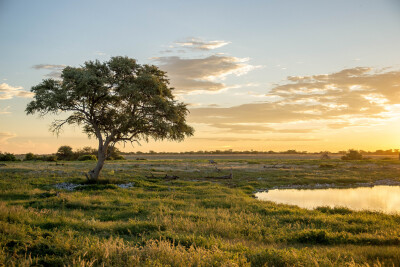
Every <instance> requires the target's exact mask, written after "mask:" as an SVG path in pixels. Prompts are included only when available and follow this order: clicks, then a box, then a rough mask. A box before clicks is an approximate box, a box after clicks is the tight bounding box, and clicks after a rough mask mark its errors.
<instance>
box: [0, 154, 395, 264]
mask: <svg viewBox="0 0 400 267" xmlns="http://www.w3.org/2000/svg"><path fill="white" fill-rule="evenodd" d="M94 164H95V163H94V162H91V161H63V162H58V163H52V162H41V161H36V162H35V161H23V162H10V163H7V166H4V167H1V168H0V177H1V179H0V232H1V234H0V265H4V266H29V265H33V266H103V265H104V266H161V265H167V266H263V265H267V266H393V265H394V266H399V265H400V246H399V245H400V229H399V227H398V225H399V223H400V216H398V215H386V214H382V213H377V212H369V211H362V212H355V211H351V210H349V209H346V208H333V209H332V208H328V207H321V208H318V209H315V210H306V209H301V208H298V207H295V206H289V205H280V204H275V203H272V202H261V201H259V200H257V199H255V198H254V197H253V193H254V191H255V190H257V189H260V188H273V187H275V186H287V185H316V184H318V183H332V184H336V185H354V184H356V183H359V182H360V183H369V182H374V181H377V180H382V179H389V180H395V181H399V176H398V172H399V170H400V162H398V160H397V161H396V160H385V161H382V160H369V161H362V160H360V161H351V162H347V161H342V160H340V159H330V160H326V161H324V160H317V159H316V160H304V159H297V160H281V159H254V158H252V159H251V160H248V159H241V158H240V157H232V158H230V159H224V160H222V159H221V160H216V164H210V163H209V161H208V160H205V159H204V160H203V159H201V160H200V159H192V158H191V159H185V158H184V157H182V158H180V159H175V160H169V159H148V160H143V161H137V160H124V161H112V162H109V163H108V164H107V165H106V166H105V169H104V171H103V174H102V175H103V177H102V179H101V180H102V181H103V182H102V183H101V184H94V185H85V179H84V178H83V177H82V172H84V171H85V170H87V169H88V168H90V167H92V166H93V165H94ZM216 167H217V168H216ZM217 169H218V170H217ZM231 170H232V173H233V178H232V179H222V180H221V179H213V178H206V177H218V176H222V175H227V174H229V173H230V171H231ZM172 176H177V177H178V178H174V179H166V178H165V177H172ZM146 177H147V178H146ZM62 183H63V184H64V183H66V184H74V185H75V186H76V187H75V188H74V190H71V191H69V190H67V189H58V187H56V185H59V184H62ZM122 185H125V186H122Z"/></svg>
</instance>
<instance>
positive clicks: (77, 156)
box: [0, 146, 400, 161]
mask: <svg viewBox="0 0 400 267" xmlns="http://www.w3.org/2000/svg"><path fill="white" fill-rule="evenodd" d="M351 151H357V153H359V154H361V155H399V153H400V149H388V150H382V149H378V150H375V151H365V150H355V149H349V150H347V151H345V150H343V151H338V152H330V151H320V152H307V151H297V150H294V149H290V150H286V151H272V150H269V151H257V150H244V151H234V150H232V149H229V150H211V151H208V150H199V151H186V152H156V151H153V150H150V151H149V152H142V151H137V152H121V151H119V150H118V148H115V147H113V148H110V149H109V151H108V156H107V160H121V159H125V158H124V157H123V156H122V155H176V154H180V155H201V154H238V155H240V154H304V155H305V154H308V155H312V154H314V155H318V154H326V155H327V154H346V155H347V154H349V152H351ZM20 158H21V157H20ZM19 160H20V159H18V158H17V157H16V156H15V155H14V154H12V153H1V152H0V161H19ZM23 160H26V161H29V160H41V161H57V160H97V149H94V148H91V147H84V148H81V149H77V150H76V151H73V149H72V147H70V146H61V147H60V148H59V149H58V150H57V152H56V153H54V154H50V155H37V154H33V153H27V154H25V157H24V158H23Z"/></svg>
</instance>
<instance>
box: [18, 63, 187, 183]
mask: <svg viewBox="0 0 400 267" xmlns="http://www.w3.org/2000/svg"><path fill="white" fill-rule="evenodd" d="M31 91H32V92H33V93H34V94H35V95H34V99H33V100H32V101H31V102H30V103H29V104H28V105H27V107H26V113H27V114H34V113H38V114H39V115H40V116H45V115H47V114H60V113H63V112H67V114H68V117H67V118H66V119H57V120H55V121H54V122H53V123H52V126H51V129H52V131H53V132H55V133H57V134H58V133H59V132H60V130H61V129H62V127H63V126H64V125H66V124H78V125H81V126H82V127H83V131H84V132H85V133H87V134H88V135H89V137H90V136H94V137H96V138H97V139H98V141H99V150H98V165H97V166H96V168H97V170H96V168H95V169H94V170H92V171H91V172H89V176H88V178H89V179H92V180H97V179H98V174H99V172H100V170H101V168H102V164H103V163H104V160H103V158H104V159H105V158H106V156H107V149H108V148H109V147H113V146H114V145H115V144H116V143H118V142H139V141H141V140H144V141H148V140H149V138H152V139H155V140H163V139H169V140H176V141H181V140H183V139H184V138H185V137H186V136H191V135H192V134H193V128H192V127H190V126H189V125H187V124H186V115H187V113H188V110H187V108H186V105H185V104H184V103H182V102H178V101H176V100H175V99H174V96H173V94H172V91H173V88H172V87H170V86H169V80H168V77H167V75H166V72H164V71H162V70H160V69H159V68H158V67H156V66H154V65H140V64H138V63H137V62H136V60H135V59H131V58H128V57H112V58H111V59H110V60H109V61H108V62H100V61H97V60H96V61H87V62H85V63H84V65H83V66H81V67H77V68H76V67H66V68H64V69H63V71H62V75H61V79H60V80H57V79H45V80H43V81H42V82H41V83H40V84H38V85H36V86H33V87H32V88H31ZM68 112H69V113H68ZM99 164H101V166H99Z"/></svg>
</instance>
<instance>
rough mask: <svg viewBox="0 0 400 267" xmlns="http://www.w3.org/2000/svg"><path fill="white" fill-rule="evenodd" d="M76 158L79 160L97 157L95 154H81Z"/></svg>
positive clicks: (95, 158)
mask: <svg viewBox="0 0 400 267" xmlns="http://www.w3.org/2000/svg"><path fill="white" fill-rule="evenodd" d="M78 160H80V161H86V160H97V157H96V156H95V155H82V156H79V158H78Z"/></svg>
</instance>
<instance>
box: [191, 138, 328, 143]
mask: <svg viewBox="0 0 400 267" xmlns="http://www.w3.org/2000/svg"><path fill="white" fill-rule="evenodd" d="M191 140H202V141H219V142H307V141H321V139H319V138H301V137H300V138H296V137H294V138H240V137H238V138H235V137H220V138H219V137H192V138H191Z"/></svg>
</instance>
